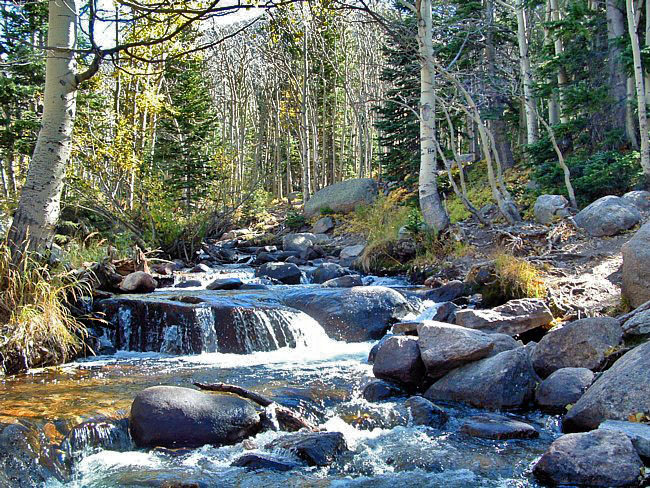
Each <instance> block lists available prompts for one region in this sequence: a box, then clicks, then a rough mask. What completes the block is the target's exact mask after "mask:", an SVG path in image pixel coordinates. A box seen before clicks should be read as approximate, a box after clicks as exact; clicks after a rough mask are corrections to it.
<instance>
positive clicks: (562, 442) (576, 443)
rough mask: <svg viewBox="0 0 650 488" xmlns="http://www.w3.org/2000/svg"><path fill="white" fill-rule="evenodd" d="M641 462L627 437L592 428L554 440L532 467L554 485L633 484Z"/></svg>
mask: <svg viewBox="0 0 650 488" xmlns="http://www.w3.org/2000/svg"><path fill="white" fill-rule="evenodd" d="M642 467H643V463H642V462H641V459H640V458H639V455H638V454H637V452H636V450H635V449H634V446H633V445H632V442H631V441H630V439H629V437H627V436H626V435H625V434H622V433H620V432H613V431H608V430H601V429H598V430H594V431H591V432H586V433H584V434H568V435H564V436H562V437H560V438H559V439H556V440H555V441H554V442H553V443H552V444H551V446H550V447H549V449H548V451H546V452H545V453H544V454H543V455H542V457H541V459H540V460H539V461H538V462H537V464H536V465H535V467H534V468H533V473H534V474H535V476H536V477H537V478H538V479H539V480H540V481H542V482H543V483H550V484H554V485H587V486H603V487H610V486H630V485H637V484H638V478H639V475H640V471H641V468H642Z"/></svg>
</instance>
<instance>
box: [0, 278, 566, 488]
mask: <svg viewBox="0 0 650 488" xmlns="http://www.w3.org/2000/svg"><path fill="white" fill-rule="evenodd" d="M237 273H238V274H239V276H240V277H244V278H246V279H248V280H249V281H253V279H252V277H251V276H250V275H249V274H246V273H247V272H246V271H237ZM384 284H397V283H395V282H385V283H384ZM297 286H305V287H309V286H311V285H297ZM169 293H171V292H170V290H163V291H161V292H156V294H159V295H158V296H159V297H160V296H163V295H164V294H169ZM173 293H174V294H176V295H179V294H182V295H184V296H196V295H197V294H199V295H200V296H202V297H204V298H205V297H208V301H210V300H222V301H223V300H231V301H233V302H235V303H237V304H239V305H241V306H242V308H239V307H237V309H238V310H242V309H245V308H246V307H245V306H243V305H242V303H243V302H245V301H247V300H248V301H250V300H251V296H254V295H251V292H250V291H238V292H233V291H229V292H218V291H215V292H210V291H205V290H201V287H197V288H195V289H194V290H182V291H180V290H174V291H173ZM260 293H261V294H260V295H257V296H258V297H260V296H262V297H263V296H264V293H263V292H260ZM209 297H212V298H209ZM263 301H264V303H265V304H267V305H268V297H267V298H265V299H264V300H263ZM251 306H254V305H251ZM203 310H210V309H209V308H204V309H203ZM201 313H208V312H201ZM238 313H241V311H240V312H238ZM273 314H276V317H275V319H276V320H275V321H274V320H267V321H266V322H265V320H262V319H260V320H258V321H257V322H256V323H257V326H256V327H258V328H264V329H265V330H266V331H267V332H268V337H266V336H265V337H266V339H264V340H267V339H268V338H269V337H270V339H268V340H271V342H272V343H271V344H270V345H269V344H267V345H269V347H268V348H269V349H276V350H270V351H262V352H251V353H249V354H230V353H223V352H203V353H201V354H191V355H188V354H185V355H170V354H164V353H160V352H131V351H118V352H117V353H116V354H114V355H111V356H100V357H95V358H90V359H85V360H80V361H78V362H75V363H71V364H67V365H64V366H62V367H60V368H49V369H46V370H42V371H34V372H31V373H30V374H27V375H22V376H17V377H12V378H7V379H3V380H2V382H0V424H9V423H16V422H18V423H20V424H22V425H24V426H26V427H27V432H29V435H27V436H26V437H28V438H29V439H31V440H30V442H29V446H30V447H31V448H32V449H34V450H39V452H40V457H41V459H40V464H41V465H44V466H48V467H50V472H54V473H55V474H57V476H58V477H59V478H60V479H56V477H51V478H50V479H49V480H48V481H47V482H46V486H51V487H55V486H71V487H122V486H124V487H141V486H142V487H151V486H155V487H159V486H170V487H171V486H200V487H212V486H219V487H230V486H233V487H235V486H237V487H258V486H267V487H283V488H284V487H288V486H318V487H321V486H322V487H325V486H368V487H371V486H372V487H384V486H385V487H391V488H394V487H395V486H396V484H401V485H402V486H405V487H419V486H422V487H424V486H445V487H474V486H475V487H483V486H485V487H493V486H494V487H497V486H499V487H515V486H516V487H525V486H537V485H536V484H535V482H534V480H533V478H532V476H531V475H530V467H531V465H532V463H533V462H534V461H535V459H536V458H538V457H539V456H540V455H541V454H542V453H543V452H544V450H545V449H546V447H548V445H549V444H550V442H551V441H552V440H553V439H554V438H555V437H557V435H558V433H559V431H558V426H557V418H555V417H552V416H547V415H542V414H540V413H527V414H522V417H521V418H524V419H525V421H526V422H528V423H530V424H531V425H534V426H535V427H536V428H537V429H538V430H539V431H540V437H539V438H538V439H534V440H510V441H487V440H482V439H478V438H473V437H469V436H467V435H464V434H461V433H459V432H458V427H459V425H460V424H461V422H462V421H463V419H465V418H466V417H468V416H470V415H474V414H476V413H477V412H478V411H477V410H475V409H470V408H466V407H461V406H458V405H442V406H443V408H445V410H446V411H447V412H448V413H449V415H450V420H449V422H448V423H447V424H446V425H445V426H444V428H443V429H441V430H439V429H434V428H430V427H422V426H412V423H411V420H410V419H409V415H408V411H407V410H406V409H405V407H404V401H405V399H396V400H395V401H391V402H383V403H368V402H366V401H365V400H364V399H363V397H362V396H361V390H362V387H363V385H364V384H365V382H367V381H368V379H369V377H371V376H372V366H371V365H369V364H368V363H367V357H368V352H369V350H370V348H371V347H372V345H373V344H374V342H361V343H345V342H341V341H334V340H331V339H329V338H328V337H327V336H326V335H325V332H324V331H323V329H322V328H321V327H320V325H319V324H318V322H316V321H315V320H313V319H312V318H310V317H309V316H307V315H305V314H303V313H297V314H296V313H293V315H292V314H289V313H288V312H286V311H285V312H278V311H277V310H276V311H273V312H271V315H273ZM278 314H279V315H278ZM211 320H212V318H211V319H210V321H211ZM256 320H257V319H256ZM277 321H280V322H283V323H285V325H286V327H285V328H283V329H282V330H285V329H286V330H290V331H292V335H293V337H294V339H295V340H294V342H293V343H292V344H291V345H292V346H295V347H291V348H287V347H282V346H283V344H280V343H279V342H278V336H277V330H275V332H274V326H275V325H274V324H275V322H277ZM208 329H209V328H208ZM180 332H181V329H177V330H176V332H169V331H168V330H166V331H163V332H162V334H163V336H164V337H163V347H162V349H161V350H164V351H167V352H178V351H176V350H175V348H177V349H179V348H180V349H182V348H183V344H182V343H181V342H182V339H179V337H181V335H182V334H181V335H179V333H180ZM174 334H176V335H174ZM256 337H261V335H260V334H258V335H257V336H256ZM248 340H249V341H251V340H253V339H251V338H250V337H248ZM283 340H284V339H283ZM206 341H207V343H209V340H208V339H206ZM273 341H275V342H274V343H273ZM253 342H255V341H254V340H253ZM127 343H128V340H127ZM214 344H216V342H214V341H213V346H214ZM251 344H252V343H251ZM249 345H250V344H249ZM250 347H251V348H253V349H254V345H250ZM180 349H179V350H180ZM208 350H209V348H208ZM213 350H214V348H213ZM216 350H219V348H218V347H216ZM251 350H252V349H251ZM195 381H197V382H203V383H213V382H224V383H233V384H237V385H240V386H242V387H244V388H248V389H251V390H254V391H256V392H259V393H262V394H264V395H266V396H268V397H271V398H273V399H274V400H276V401H277V402H278V403H280V404H283V405H286V406H289V407H292V408H293V409H295V410H298V411H300V412H301V413H302V414H303V415H304V416H305V417H306V418H308V419H310V420H312V421H313V422H315V423H317V424H319V425H321V426H322V427H324V428H325V429H327V430H329V431H338V432H342V433H343V434H344V435H345V438H346V441H347V444H348V447H349V448H350V452H348V453H345V454H344V455H343V456H341V457H340V458H339V459H338V460H337V461H336V462H335V463H334V464H333V465H332V466H330V467H327V468H307V467H304V468H298V469H294V470H292V471H289V472H286V473H279V472H273V471H255V472H251V471H246V470H245V469H243V468H238V467H231V463H232V462H233V460H235V459H236V458H237V457H239V456H240V455H241V454H242V453H244V452H268V451H266V450H265V448H264V446H265V445H266V444H268V443H269V442H270V441H271V440H273V439H274V438H276V437H278V436H280V435H282V433H278V432H271V431H267V432H262V433H260V434H258V435H257V436H256V437H253V438H251V439H248V440H246V441H245V442H243V443H239V444H237V445H234V446H226V447H211V446H204V447H202V448H199V449H191V450H190V449H183V450H176V451H173V450H167V449H154V450H149V451H147V450H141V449H137V448H135V447H134V446H133V445H132V443H131V441H130V439H129V436H128V430H127V427H126V422H125V421H120V420H119V419H123V418H125V417H126V416H128V410H129V407H130V404H131V402H132V400H133V398H134V396H135V395H136V394H137V393H138V392H139V391H141V390H143V389H144V388H146V387H149V386H154V385H177V386H185V387H191V385H192V383H193V382H195ZM98 417H102V418H104V420H105V422H94V423H89V424H84V425H86V427H84V426H83V425H82V426H81V427H77V428H76V429H74V433H71V429H72V428H73V427H74V426H76V425H78V424H80V423H81V422H84V421H86V420H88V419H93V418H94V419H97V418H98ZM273 454H274V455H276V456H279V457H287V456H289V455H288V454H287V453H286V452H283V453H278V452H275V453H273ZM10 475H11V473H5V474H4V475H3V474H2V473H0V486H4V485H3V482H4V483H8V481H7V479H9V476H10ZM3 476H5V477H4V478H3ZM3 480H4V481H3ZM7 486H12V485H7ZM23 486H30V485H29V484H25V485H23Z"/></svg>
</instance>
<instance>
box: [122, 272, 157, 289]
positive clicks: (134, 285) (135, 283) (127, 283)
mask: <svg viewBox="0 0 650 488" xmlns="http://www.w3.org/2000/svg"><path fill="white" fill-rule="evenodd" d="M157 286H158V282H157V281H156V280H154V279H153V276H151V275H150V274H149V273H145V272H144V271H135V272H134V273H131V274H128V275H126V276H125V277H124V279H123V280H122V283H120V290H121V291H123V292H124V293H150V292H152V291H154V290H155V289H156V287H157Z"/></svg>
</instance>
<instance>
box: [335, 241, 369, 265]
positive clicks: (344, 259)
mask: <svg viewBox="0 0 650 488" xmlns="http://www.w3.org/2000/svg"><path fill="white" fill-rule="evenodd" d="M365 248H366V246H365V244H356V245H354V246H346V247H344V248H343V249H341V253H340V254H339V260H340V262H341V266H352V265H353V264H354V263H356V262H357V260H358V259H359V257H360V256H361V254H363V250H364V249H365Z"/></svg>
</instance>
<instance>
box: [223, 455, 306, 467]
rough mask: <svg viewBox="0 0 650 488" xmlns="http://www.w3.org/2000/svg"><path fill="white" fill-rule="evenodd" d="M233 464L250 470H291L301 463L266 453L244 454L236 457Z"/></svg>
mask: <svg viewBox="0 0 650 488" xmlns="http://www.w3.org/2000/svg"><path fill="white" fill-rule="evenodd" d="M231 466H236V467H238V468H246V469H247V470H249V471H259V470H261V471H280V472H283V471H291V470H292V469H295V468H299V467H300V464H298V463H294V462H290V461H284V460H281V459H276V458H274V457H272V456H268V455H266V454H255V453H251V454H244V455H243V456H240V457H238V458H237V459H235V460H234V461H233V462H232V464H231Z"/></svg>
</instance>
